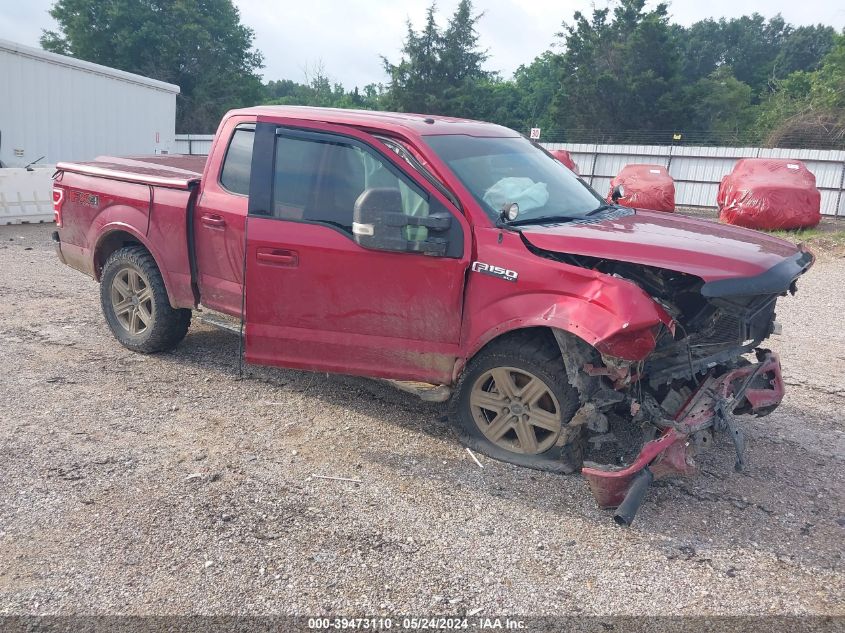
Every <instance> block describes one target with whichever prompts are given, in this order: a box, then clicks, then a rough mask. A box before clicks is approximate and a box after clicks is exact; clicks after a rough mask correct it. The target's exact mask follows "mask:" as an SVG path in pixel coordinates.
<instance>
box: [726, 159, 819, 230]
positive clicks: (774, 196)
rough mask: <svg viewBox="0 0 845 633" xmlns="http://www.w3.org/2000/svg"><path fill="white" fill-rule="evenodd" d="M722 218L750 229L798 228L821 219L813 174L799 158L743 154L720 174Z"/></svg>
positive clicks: (815, 223) (814, 223) (814, 224)
mask: <svg viewBox="0 0 845 633" xmlns="http://www.w3.org/2000/svg"><path fill="white" fill-rule="evenodd" d="M716 202H717V204H718V205H719V218H720V219H721V220H722V222H727V223H728V224H736V225H739V226H745V227H748V228H751V229H767V230H772V229H798V228H803V227H808V226H816V225H817V224H818V223H819V221H820V220H821V195H820V194H819V190H818V189H816V177H815V176H814V175H813V173H812V172H811V171H810V170H809V169H807V167H806V166H805V165H804V163H802V162H801V161H800V160H791V159H783V158H743V159H742V160H740V161H738V162H737V164H736V165H735V166H734V168H733V171H732V172H731V173H729V174H728V175H727V176H725V177H724V178H722V183H721V184H720V185H719V195H718V197H717V198H716Z"/></svg>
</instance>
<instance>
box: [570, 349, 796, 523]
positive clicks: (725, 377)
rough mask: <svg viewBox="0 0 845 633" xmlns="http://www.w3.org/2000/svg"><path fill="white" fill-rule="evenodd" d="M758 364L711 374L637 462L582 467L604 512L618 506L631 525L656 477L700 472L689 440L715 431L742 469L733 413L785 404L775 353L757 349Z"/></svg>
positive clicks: (619, 514)
mask: <svg viewBox="0 0 845 633" xmlns="http://www.w3.org/2000/svg"><path fill="white" fill-rule="evenodd" d="M757 357H758V362H757V363H753V364H749V365H744V366H742V367H737V368H736V369H732V370H730V371H728V372H725V373H724V374H722V375H720V376H710V377H708V378H707V379H705V380H704V382H702V384H701V386H700V387H699V388H698V389H697V390H696V392H695V393H693V395H692V396H691V397H690V398H689V400H688V401H687V403H686V404H685V405H684V406H683V407H681V409H680V411H678V413H677V414H676V415H675V418H674V420H672V421H671V426H668V427H667V428H666V429H665V430H664V431H663V433H662V434H661V435H660V437H658V438H657V439H655V440H653V441H651V442H647V443H646V444H645V445H644V446H643V447H642V449H641V450H640V453H639V455H637V457H636V459H634V461H633V462H632V463H631V464H630V465H629V466H627V467H625V468H614V467H613V466H591V467H584V468H583V469H582V470H581V474H582V475H583V476H584V477H585V478H586V479H587V482H588V483H589V485H590V490H591V491H592V493H593V496H594V497H595V499H596V502H597V503H598V504H599V505H600V506H601V507H603V508H615V507H618V508H619V509H618V510H617V512H616V514H615V516H614V519H615V520H616V522H617V523H619V524H621V525H630V523H631V522H632V521H633V519H634V516H635V515H636V512H637V510H638V509H639V507H640V505H641V504H642V501H643V499H644V498H645V492H646V490H647V489H648V486H649V485H650V484H651V482H652V481H653V480H654V479H660V478H662V477H669V476H673V475H683V476H689V475H694V474H696V473H697V472H698V466H697V465H696V463H695V461H694V459H693V457H694V455H695V444H696V443H695V442H694V441H693V439H692V438H691V436H693V435H695V434H697V433H699V432H701V431H704V430H705V429H709V428H711V427H712V428H713V429H714V430H716V431H720V430H728V431H729V432H730V434H731V438H732V439H733V442H734V446H735V447H736V451H737V460H736V469H737V470H741V469H742V467H743V465H744V458H743V452H744V445H745V442H744V437H743V434H742V431H741V430H740V429H739V428H738V426H737V425H736V421H735V419H734V415H735V413H736V412H741V413H748V412H751V413H765V412H768V411H770V410H771V409H773V408H774V407H776V406H777V405H778V404H779V403H780V402H781V400H783V394H784V385H783V378H782V376H781V368H780V360H779V358H778V355H777V354H775V353H773V352H770V351H768V350H759V351H758V353H757Z"/></svg>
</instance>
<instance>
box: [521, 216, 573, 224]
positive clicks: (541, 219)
mask: <svg viewBox="0 0 845 633" xmlns="http://www.w3.org/2000/svg"><path fill="white" fill-rule="evenodd" d="M577 219H579V218H578V217H577V216H572V215H545V216H541V217H539V218H524V219H522V220H512V221H510V222H507V223H506V226H525V225H526V224H544V223H546V222H572V220H577Z"/></svg>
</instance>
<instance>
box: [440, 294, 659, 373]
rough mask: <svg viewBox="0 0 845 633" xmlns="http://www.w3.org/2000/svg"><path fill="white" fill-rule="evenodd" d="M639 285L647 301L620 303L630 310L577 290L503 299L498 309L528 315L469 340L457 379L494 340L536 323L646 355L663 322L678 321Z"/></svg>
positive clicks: (624, 354)
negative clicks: (614, 307) (615, 307)
mask: <svg viewBox="0 0 845 633" xmlns="http://www.w3.org/2000/svg"><path fill="white" fill-rule="evenodd" d="M634 287H636V286H634ZM636 288H637V290H639V292H640V295H641V296H640V297H639V298H640V299H642V301H630V302H622V303H619V304H618V305H623V306H625V307H626V308H628V309H629V313H628V314H623V313H615V312H612V311H610V310H609V309H607V308H606V307H604V306H603V305H601V304H600V303H598V302H596V301H592V300H590V299H589V298H587V297H582V296H577V295H563V294H547V293H540V294H536V295H518V296H511V297H508V298H505V299H504V300H502V301H500V302H497V305H496V306H495V307H496V308H497V309H500V310H501V311H503V312H505V313H510V314H521V315H522V316H510V317H506V318H505V319H503V320H501V321H499V322H498V323H495V324H494V325H492V326H491V327H489V328H487V329H485V330H484V331H483V332H482V333H481V334H480V335H478V336H475V337H474V338H473V339H472V340H471V341H469V343H468V345H467V346H466V348H465V349H466V352H465V354H463V355H462V357H461V358H459V359H458V361H457V362H456V364H455V368H454V370H453V382H454V381H457V378H458V377H459V375H460V373H461V372H462V371H463V368H464V367H465V365H466V363H467V362H469V360H470V359H471V358H473V357H474V356H475V355H476V354H478V352H480V351H481V350H482V349H483V348H484V346H486V345H488V344H489V343H490V342H491V341H493V340H495V339H496V338H499V337H500V336H502V335H505V334H508V333H509V332H513V331H516V330H521V329H526V328H532V327H544V328H549V329H552V330H560V331H562V332H566V333H568V334H571V335H573V336H575V337H576V338H578V339H580V340H582V341H584V342H585V343H586V344H588V345H590V346H591V347H596V348H597V349H599V351H601V352H603V353H610V355H613V356H618V357H620V358H623V359H625V360H631V361H638V360H642V359H643V358H645V357H646V356H647V355H648V354H649V353H651V351H652V350H653V349H654V344H655V340H654V338H655V336H656V333H657V331H658V330H659V327H660V326H661V325H665V326H666V327H668V328H670V329H672V330H674V324H673V322H672V318H671V316H670V315H669V314H668V313H667V312H666V311H665V310H664V309H663V308H662V307H661V306H659V305H658V304H657V303H655V302H654V301H653V300H652V299H651V298H650V297H649V296H648V295H647V294H645V292H643V291H642V290H640V289H639V288H638V287H636ZM635 297H636V295H634V296H630V297H628V298H629V299H634V298H635ZM491 309H492V307H491ZM602 348H604V349H602Z"/></svg>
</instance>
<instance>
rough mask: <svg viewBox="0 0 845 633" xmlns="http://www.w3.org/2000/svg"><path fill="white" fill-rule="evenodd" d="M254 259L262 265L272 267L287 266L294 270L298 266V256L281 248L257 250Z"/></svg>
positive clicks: (294, 252)
mask: <svg viewBox="0 0 845 633" xmlns="http://www.w3.org/2000/svg"><path fill="white" fill-rule="evenodd" d="M255 258H256V259H257V260H258V261H259V262H261V263H262V264H270V265H272V266H288V267H290V268H295V267H296V266H298V265H299V254H298V253H297V252H296V251H289V250H286V249H281V248H270V249H259V250H258V252H257V253H256V255H255Z"/></svg>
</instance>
